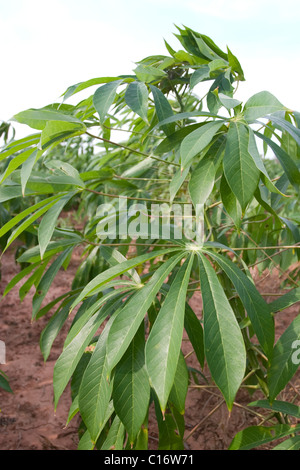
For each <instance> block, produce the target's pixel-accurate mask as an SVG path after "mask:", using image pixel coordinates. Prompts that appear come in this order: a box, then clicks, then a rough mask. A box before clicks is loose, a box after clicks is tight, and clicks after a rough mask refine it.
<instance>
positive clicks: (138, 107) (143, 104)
mask: <svg viewBox="0 0 300 470" xmlns="http://www.w3.org/2000/svg"><path fill="white" fill-rule="evenodd" d="M125 101H126V104H127V105H128V106H129V107H130V108H131V109H132V111H134V112H135V113H137V114H138V115H139V116H140V117H141V118H142V119H143V120H144V121H145V122H146V123H148V117H147V114H148V88H147V87H146V85H145V84H144V83H143V82H132V83H130V84H129V85H128V87H127V90H126V93H125Z"/></svg>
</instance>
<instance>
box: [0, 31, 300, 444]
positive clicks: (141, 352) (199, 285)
mask: <svg viewBox="0 0 300 470" xmlns="http://www.w3.org/2000/svg"><path fill="white" fill-rule="evenodd" d="M176 37H177V39H178V40H179V41H180V44H181V49H180V50H178V51H175V50H174V49H173V48H172V47H171V46H170V45H169V44H168V43H166V48H167V52H168V54H169V55H166V56H162V55H156V56H151V57H147V58H145V59H143V60H141V61H139V62H137V64H136V65H137V66H136V68H135V69H134V71H133V74H132V75H120V76H118V77H100V78H95V79H91V80H88V81H86V82H82V83H78V84H75V85H73V86H71V87H69V88H68V89H67V90H66V91H65V93H63V95H62V102H61V103H54V104H51V105H49V106H46V107H45V108H42V109H29V110H26V111H22V112H20V113H19V114H17V115H16V116H14V119H15V121H17V122H19V123H22V124H27V125H28V126H30V127H31V128H33V129H34V133H33V134H30V135H29V136H28V137H25V138H23V139H19V140H12V141H10V142H9V143H8V144H7V145H6V146H5V148H4V149H3V151H2V152H1V154H0V159H1V162H0V163H1V164H2V165H3V166H2V168H1V170H2V175H1V180H0V182H1V187H0V208H1V211H2V212H1V214H2V213H3V214H4V218H3V219H2V220H3V222H2V224H1V229H0V240H1V241H2V243H3V245H2V247H3V253H5V251H6V250H7V249H8V248H9V247H10V246H11V244H12V243H13V242H14V241H15V240H21V241H22V242H24V237H27V238H26V239H25V240H26V243H25V245H24V246H23V250H22V254H18V255H17V260H18V262H19V263H21V265H22V268H23V269H22V270H21V271H20V273H18V274H17V276H15V277H14V278H13V279H12V280H11V281H10V283H9V284H8V285H7V286H6V289H5V292H4V295H6V294H7V293H8V292H9V291H10V290H11V289H12V288H13V287H15V286H16V284H17V283H19V282H20V281H22V280H24V278H25V277H26V281H25V282H23V284H22V287H21V288H20V298H21V299H22V298H24V297H25V295H26V294H27V293H28V291H29V290H30V288H31V287H32V286H34V287H35V288H36V291H35V295H34V297H33V302H32V319H33V320H37V319H39V318H40V317H42V316H44V315H46V314H49V313H50V312H53V310H54V313H52V315H51V316H50V319H49V322H48V324H47V326H46V328H45V329H44V330H43V332H42V335H41V340H40V345H41V351H42V354H43V356H44V359H45V360H47V358H48V356H49V353H50V351H51V346H52V344H53V342H54V340H55V338H56V337H57V336H58V334H59V333H60V330H61V328H62V326H63V325H64V323H65V321H66V319H67V318H68V317H69V315H73V317H72V318H73V321H72V325H71V328H70V330H69V332H68V335H67V337H66V339H65V340H64V345H63V349H62V353H61V355H60V357H59V359H58V360H57V363H56V365H55V368H54V381H53V385H54V399H55V407H56V406H57V403H58V401H59V399H60V397H61V395H62V393H63V391H64V390H65V388H66V386H67V384H68V383H69V382H70V381H71V391H72V406H71V409H70V413H69V417H68V422H70V420H71V419H72V418H73V417H74V416H75V415H76V414H77V413H79V414H80V416H81V418H82V425H81V428H80V435H81V438H80V442H79V448H80V449H92V448H94V447H96V448H98V449H109V448H114V449H121V448H123V447H124V446H125V447H126V448H130V447H133V448H134V449H144V448H147V445H148V434H147V432H148V431H147V429H148V414H149V408H150V406H154V408H155V413H156V418H157V422H158V428H159V444H158V445H159V448H161V449H182V448H183V446H184V443H183V442H184V430H185V425H184V409H185V400H186V395H187V391H188V387H189V383H190V382H191V381H193V380H195V376H194V375H193V373H192V371H191V370H189V369H188V367H187V364H186V361H185V359H184V357H183V354H182V351H181V341H182V336H183V331H184V330H185V331H186V333H187V334H188V337H189V339H190V342H191V344H192V346H193V349H194V353H195V355H196V357H197V359H198V361H199V371H200V373H201V369H203V367H204V366H205V365H207V366H208V369H209V371H210V374H211V377H212V380H213V381H214V383H215V384H216V385H217V387H218V388H219V390H220V391H221V393H222V395H223V397H224V401H225V402H226V404H227V407H228V409H229V410H231V409H232V406H233V402H234V399H235V397H236V394H237V392H238V390H239V389H240V387H241V385H243V386H247V385H248V386H249V389H250V387H257V388H259V389H260V390H261V392H262V393H263V394H264V396H265V397H266V401H265V402H264V405H266V406H271V407H274V406H277V405H276V403H277V401H278V400H277V401H276V397H278V395H279V394H280V392H281V391H282V390H283V389H284V388H285V387H286V385H287V383H288V382H289V381H290V380H291V378H292V377H293V375H294V374H295V372H296V370H297V368H298V366H297V365H295V364H293V362H292V361H291V355H292V352H293V351H292V349H291V344H292V343H293V341H294V340H296V339H298V338H299V336H300V322H299V318H300V317H299V316H298V317H296V318H295V319H294V320H293V322H292V323H291V325H290V326H289V327H288V328H287V330H286V331H285V332H284V334H283V335H282V336H281V338H280V339H279V340H278V341H277V342H276V344H275V345H274V337H275V331H274V315H275V314H278V313H277V312H281V311H282V310H284V309H285V308H287V307H288V306H290V305H292V304H293V303H295V302H297V301H299V298H300V297H299V295H300V294H299V293H300V291H299V269H298V268H297V262H298V259H299V242H300V235H299V216H298V214H297V204H298V194H299V184H300V174H299V140H300V131H299V120H300V114H299V113H298V112H296V111H293V110H290V109H288V108H286V107H285V106H284V105H283V104H281V103H280V102H279V101H278V100H277V98H276V97H274V96H273V95H272V94H270V93H269V92H267V91H262V92H260V93H257V94H255V95H253V96H252V97H250V98H249V99H248V100H247V101H246V103H242V102H240V101H239V100H238V99H237V98H236V92H237V88H238V85H239V83H240V82H242V81H244V80H245V78H244V74H243V70H242V67H241V65H240V63H239V61H238V59H237V58H236V57H235V55H234V54H233V53H232V52H231V50H230V49H229V48H227V51H222V50H221V49H220V48H219V47H218V46H217V45H216V44H215V43H214V42H213V41H212V40H211V39H210V38H208V37H207V36H205V35H202V34H199V33H197V32H195V31H192V30H191V29H189V28H183V29H181V28H178V33H177V34H176ZM90 87H97V89H96V91H95V92H94V93H93V94H92V95H90V96H87V97H85V98H84V99H82V100H81V101H79V102H78V103H77V104H75V105H74V104H73V105H71V104H67V101H68V100H70V99H71V98H72V100H75V97H76V95H77V94H78V93H80V92H83V91H84V90H86V91H88V89H89V88H90ZM200 94H201V98H200V97H199V95H200ZM270 154H271V155H272V156H275V158H273V159H271V160H270V159H268V158H266V156H269V155H270ZM124 196H126V197H127V200H128V205H129V207H130V206H131V205H134V203H136V202H137V201H142V202H143V203H145V204H147V207H150V205H151V203H152V202H169V203H172V202H177V203H179V204H185V203H192V204H193V206H194V209H195V210H194V215H196V208H197V204H203V205H204V220H205V243H204V245H203V246H199V245H198V244H197V243H194V242H193V241H190V240H185V239H183V240H177V239H175V238H174V237H172V235H171V236H170V238H168V239H164V238H162V237H159V238H156V239H144V238H143V237H142V236H141V237H138V238H136V239H134V240H132V239H130V238H127V239H123V238H122V239H121V238H115V239H106V240H104V241H100V240H99V238H98V237H97V225H98V224H99V223H100V222H101V224H105V223H108V217H109V216H100V215H99V213H98V212H97V208H98V206H99V205H100V204H102V203H104V202H110V203H114V204H115V205H116V207H117V203H118V198H119V197H124ZM68 208H72V209H73V210H76V211H78V215H80V214H81V215H82V220H83V224H84V227H83V229H82V230H78V229H77V228H75V227H61V226H59V223H58V220H59V216H60V214H61V212H62V211H63V210H66V209H68ZM130 220H131V219H128V220H127V222H129V221H130ZM121 222H124V220H122V214H120V213H119V214H118V223H119V224H120V223H121ZM149 224H150V221H149ZM171 225H172V224H171ZM171 234H172V230H171ZM28 237H29V238H28ZM78 247H79V248H80V249H81V250H82V253H83V261H82V264H81V266H80V267H79V269H78V271H77V273H76V276H75V278H74V281H73V284H72V286H71V290H70V291H69V292H66V293H65V294H64V295H63V296H61V297H60V298H58V299H55V300H54V301H52V302H50V303H48V304H46V305H44V302H43V301H44V299H45V296H46V294H47V292H48V290H49V289H50V287H51V283H52V282H53V279H54V278H55V276H56V275H57V274H58V272H59V270H60V269H61V268H63V269H67V268H68V264H69V262H70V259H71V256H72V252H73V250H74V249H75V248H78ZM291 265H293V266H296V267H295V269H294V270H292V271H291V272H289V274H288V276H287V277H286V282H285V285H284V287H286V288H288V289H289V290H288V292H287V294H285V295H284V296H282V297H280V298H278V299H277V300H275V301H274V302H272V303H269V304H268V303H266V301H265V300H264V299H263V297H262V296H261V295H260V294H259V292H258V290H257V289H256V287H255V285H254V283H253V279H252V276H251V271H250V268H251V267H254V266H257V267H258V268H259V269H260V270H261V271H263V270H264V269H266V268H269V269H272V268H273V267H274V266H279V269H280V270H281V271H286V270H288V269H289V268H290V266H291ZM195 290H201V294H202V299H203V317H202V318H201V320H199V319H198V317H197V316H196V314H195V313H194V312H193V310H192V309H191V307H190V306H189V303H188V301H189V299H190V298H191V296H192V295H193V292H194V291H195ZM285 411H286V413H285V419H286V421H287V422H285V424H284V425H285V428H284V430H282V429H281V430H279V431H278V433H277V431H276V432H275V437H283V434H284V436H287V437H288V439H290V438H289V436H292V435H293V437H292V439H294V437H295V438H297V439H296V440H297V442H298V443H299V440H298V437H299V436H298V435H297V433H298V432H299V431H298V427H297V428H295V427H294V426H293V425H291V424H289V421H288V416H289V412H290V408H289V409H287V410H285ZM276 416H277V417H278V421H279V424H278V426H281V424H282V423H281V421H280V420H281V419H282V417H280V416H279V415H278V414H277V415H276V414H275V417H276ZM293 416H294V415H293ZM272 426H273V424H272ZM272 429H273V428H272ZM272 429H271V427H270V428H269V429H266V430H265V429H264V430H262V429H260V428H259V427H258V428H256V429H255V432H257V433H260V434H259V435H262V434H263V433H266V435H267V433H269V436H270V435H271V436H272V437H274V432H273V430H272ZM276 429H277V428H276ZM278 429H279V428H278ZM245 432H246V431H245ZM276 433H277V434H276ZM245 436H246V437H247V434H245V433H244V434H243V438H242V439H240V438H239V437H236V438H235V439H234V441H233V443H232V445H231V448H242V447H243V446H245V445H246V447H247V446H248V447H249V445H250V444H249V442H248V441H247V442H246V444H244V441H245V439H244V438H245ZM263 436H265V434H263ZM264 439H265V438H262V439H261V440H262V442H266V441H265V440H264ZM246 440H247V439H246ZM288 442H290V441H289V440H288ZM293 445H294V440H293ZM295 445H296V444H295Z"/></svg>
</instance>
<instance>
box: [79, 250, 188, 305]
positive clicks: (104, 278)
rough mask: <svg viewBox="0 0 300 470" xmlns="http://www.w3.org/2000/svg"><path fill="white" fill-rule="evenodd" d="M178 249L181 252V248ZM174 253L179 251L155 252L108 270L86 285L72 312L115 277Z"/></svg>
mask: <svg viewBox="0 0 300 470" xmlns="http://www.w3.org/2000/svg"><path fill="white" fill-rule="evenodd" d="M178 249H179V250H180V248H178ZM174 251H177V249H176V248H175V249H174V248H173V249H172V248H167V249H165V250H161V251H159V252H157V251H155V252H151V253H147V254H145V255H141V256H138V257H136V258H133V259H130V260H127V261H124V263H120V264H118V265H116V266H113V267H111V268H109V269H107V270H106V271H104V272H103V273H100V274H98V276H96V277H95V278H94V279H92V281H90V282H89V283H88V284H87V285H86V287H85V288H84V289H83V291H82V292H81V293H80V295H79V296H78V297H77V299H76V300H75V301H74V303H73V305H72V308H71V310H73V309H74V308H75V307H76V305H78V304H79V303H80V302H81V301H82V300H83V299H84V298H85V297H86V296H87V295H92V294H93V291H94V290H96V289H99V287H101V286H102V285H104V284H106V283H107V282H109V281H111V280H112V279H114V278H115V277H117V276H120V275H121V274H124V273H126V272H127V271H129V270H130V269H132V268H135V267H136V266H138V265H139V264H142V263H145V262H146V261H149V260H151V259H153V258H156V257H157V256H163V255H166V254H172V253H173V252H174Z"/></svg>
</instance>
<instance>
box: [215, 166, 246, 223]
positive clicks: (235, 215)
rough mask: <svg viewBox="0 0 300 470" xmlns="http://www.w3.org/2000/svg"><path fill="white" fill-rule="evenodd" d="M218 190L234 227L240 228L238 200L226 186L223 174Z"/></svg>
mask: <svg viewBox="0 0 300 470" xmlns="http://www.w3.org/2000/svg"><path fill="white" fill-rule="evenodd" d="M220 192H221V199H222V202H223V205H224V207H225V210H226V212H227V213H228V215H229V217H231V219H232V220H233V222H234V225H235V226H236V228H237V229H238V230H239V229H240V228H241V223H242V208H241V205H240V203H239V201H238V200H237V198H236V197H235V195H234V194H233V192H232V191H231V189H230V187H229V186H228V183H227V180H226V178H225V175H224V174H223V175H222V178H221V183H220Z"/></svg>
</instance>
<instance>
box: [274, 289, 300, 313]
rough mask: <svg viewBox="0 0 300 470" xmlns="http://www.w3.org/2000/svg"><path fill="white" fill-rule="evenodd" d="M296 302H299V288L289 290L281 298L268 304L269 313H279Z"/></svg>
mask: <svg viewBox="0 0 300 470" xmlns="http://www.w3.org/2000/svg"><path fill="white" fill-rule="evenodd" d="M297 302H300V287H295V289H292V290H290V291H289V292H287V293H286V294H284V295H283V296H282V297H279V298H278V299H276V300H274V301H273V302H271V303H270V304H269V309H270V311H271V312H280V311H281V310H284V309H285V308H288V307H290V306H291V305H294V304H295V303H297Z"/></svg>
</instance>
